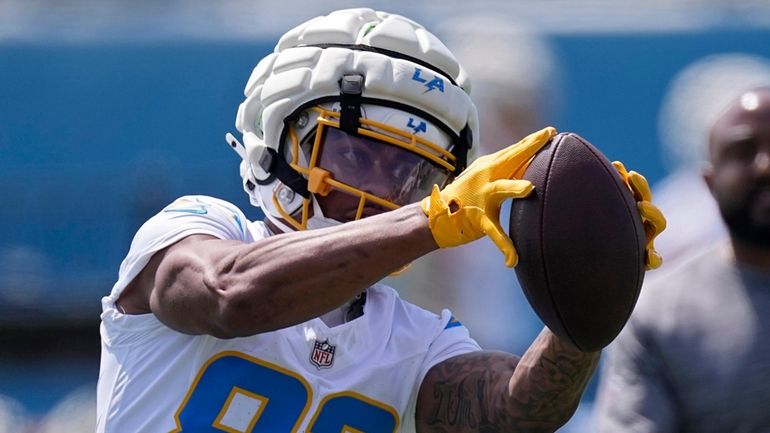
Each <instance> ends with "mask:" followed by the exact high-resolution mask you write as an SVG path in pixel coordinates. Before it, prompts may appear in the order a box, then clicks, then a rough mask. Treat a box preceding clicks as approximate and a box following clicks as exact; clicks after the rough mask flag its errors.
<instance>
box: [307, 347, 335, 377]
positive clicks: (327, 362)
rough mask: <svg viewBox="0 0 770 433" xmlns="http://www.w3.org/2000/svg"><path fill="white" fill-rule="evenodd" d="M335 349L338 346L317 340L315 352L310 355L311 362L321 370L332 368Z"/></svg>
mask: <svg viewBox="0 0 770 433" xmlns="http://www.w3.org/2000/svg"><path fill="white" fill-rule="evenodd" d="M335 348H336V346H332V345H331V344H329V340H324V341H318V340H316V341H315V344H313V352H312V353H310V362H312V363H313V365H315V366H316V367H317V368H318V369H319V370H320V369H322V368H329V367H331V366H332V362H334V349H335Z"/></svg>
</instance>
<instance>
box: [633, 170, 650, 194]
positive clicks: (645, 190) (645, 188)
mask: <svg viewBox="0 0 770 433" xmlns="http://www.w3.org/2000/svg"><path fill="white" fill-rule="evenodd" d="M628 184H629V185H631V189H632V190H633V191H634V195H635V196H636V200H637V201H642V200H644V201H650V200H652V191H650V185H649V184H648V183H647V179H645V177H644V176H642V175H641V174H639V173H637V172H635V171H631V172H629V173H628Z"/></svg>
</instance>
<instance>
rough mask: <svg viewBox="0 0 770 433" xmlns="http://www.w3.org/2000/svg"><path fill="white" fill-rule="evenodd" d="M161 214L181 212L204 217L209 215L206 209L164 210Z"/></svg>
mask: <svg viewBox="0 0 770 433" xmlns="http://www.w3.org/2000/svg"><path fill="white" fill-rule="evenodd" d="M163 212H183V213H194V214H196V215H206V214H207V213H209V211H208V210H206V208H185V209H164V210H163Z"/></svg>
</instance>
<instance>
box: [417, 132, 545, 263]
mask: <svg viewBox="0 0 770 433" xmlns="http://www.w3.org/2000/svg"><path fill="white" fill-rule="evenodd" d="M554 135H556V130H555V129H554V128H552V127H548V128H545V129H543V130H540V131H538V132H535V133H533V134H530V135H528V136H527V137H525V138H524V139H523V140H521V141H520V142H518V143H516V144H513V145H511V146H509V147H506V148H505V149H503V150H500V151H499V152H496V153H493V154H491V155H485V156H482V157H481V158H479V159H477V160H476V161H474V162H473V164H471V165H470V166H469V167H468V168H467V169H465V171H463V172H462V173H461V174H460V176H458V177H457V179H455V180H454V182H452V183H451V184H449V185H447V186H446V187H445V188H444V189H443V190H441V191H439V188H438V186H436V185H434V186H433V192H432V193H431V195H430V197H426V198H425V199H423V201H422V210H423V212H425V215H427V216H428V219H429V223H428V224H429V227H430V230H431V233H432V234H433V238H434V239H435V240H436V244H438V246H439V247H441V248H446V247H454V246H457V245H462V244H465V243H468V242H471V241H474V240H476V239H479V238H481V237H483V236H484V235H487V236H489V237H490V238H491V239H492V241H493V242H494V243H495V245H497V247H498V248H500V251H502V252H503V255H505V265H506V266H508V267H513V266H516V263H517V262H518V260H519V257H518V254H516V249H515V248H514V246H513V241H511V239H510V238H509V237H508V236H507V235H506V234H505V232H504V231H503V229H502V227H500V205H501V204H502V202H503V201H504V200H506V199H509V198H521V197H526V196H528V195H529V194H530V193H531V192H532V190H533V189H534V186H533V185H532V183H531V182H530V181H528V180H522V179H515V177H516V175H519V176H520V175H521V174H523V173H524V171H525V170H526V168H527V166H528V165H529V162H530V161H531V160H532V157H533V156H534V155H535V154H536V153H537V152H538V151H539V150H540V149H541V148H542V147H543V146H544V145H545V144H546V143H547V142H548V140H549V139H550V138H551V137H553V136H554Z"/></svg>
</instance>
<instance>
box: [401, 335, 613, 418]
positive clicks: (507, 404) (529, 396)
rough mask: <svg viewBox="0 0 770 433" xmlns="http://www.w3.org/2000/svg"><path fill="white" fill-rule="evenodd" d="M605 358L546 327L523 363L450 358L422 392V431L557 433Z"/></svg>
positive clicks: (476, 356) (477, 355)
mask: <svg viewBox="0 0 770 433" xmlns="http://www.w3.org/2000/svg"><path fill="white" fill-rule="evenodd" d="M600 353H601V352H591V353H584V352H581V351H579V350H578V349H577V348H575V347H574V346H572V345H571V344H569V343H567V342H564V341H563V340H561V339H559V338H558V337H557V336H556V335H554V334H553V333H551V332H550V331H549V330H548V329H547V328H546V329H544V330H543V331H542V332H541V333H540V335H539V336H538V337H537V339H536V340H535V341H534V342H533V343H532V345H531V346H530V347H529V349H527V351H526V352H525V353H524V356H523V357H521V358H519V357H518V356H515V355H511V354H508V353H504V352H489V351H483V352H473V353H468V354H464V355H460V356H456V357H454V358H450V359H447V360H446V361H443V362H441V363H439V364H437V365H435V366H434V367H433V368H432V369H431V370H430V371H429V372H428V374H427V375H426V376H425V379H424V380H423V383H422V385H421V387H420V391H419V395H418V399H417V414H416V423H417V431H418V432H420V433H431V432H436V433H438V432H442V433H448V432H452V433H463V432H468V433H470V432H488V433H492V432H553V431H555V430H556V429H558V428H559V427H560V426H562V425H563V424H564V423H566V422H567V420H569V418H570V417H571V416H572V414H573V413H574V412H575V409H576V408H577V405H578V402H579V401H580V396H581V395H582V394H583V391H584V390H585V387H586V385H587V384H588V380H589V379H590V378H591V376H592V375H593V373H594V370H595V369H596V366H597V364H598V362H599V355H600Z"/></svg>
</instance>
